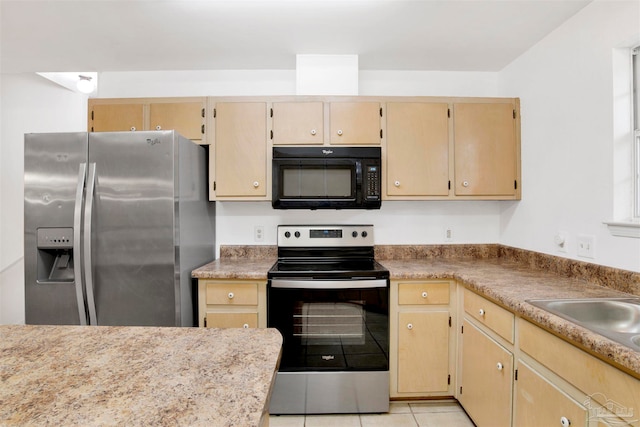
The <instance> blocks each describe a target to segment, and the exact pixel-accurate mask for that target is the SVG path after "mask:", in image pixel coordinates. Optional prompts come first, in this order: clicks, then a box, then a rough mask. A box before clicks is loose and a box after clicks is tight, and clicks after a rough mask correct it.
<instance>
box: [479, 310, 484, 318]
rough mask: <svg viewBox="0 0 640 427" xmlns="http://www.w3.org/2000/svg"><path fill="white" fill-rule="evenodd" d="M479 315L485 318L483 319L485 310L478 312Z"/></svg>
mask: <svg viewBox="0 0 640 427" xmlns="http://www.w3.org/2000/svg"><path fill="white" fill-rule="evenodd" d="M478 314H479V315H480V316H483V317H484V315H485V311H484V308H481V309H480V310H478Z"/></svg>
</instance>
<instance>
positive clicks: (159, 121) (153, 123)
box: [149, 102, 204, 141]
mask: <svg viewBox="0 0 640 427" xmlns="http://www.w3.org/2000/svg"><path fill="white" fill-rule="evenodd" d="M203 111H204V102H175V103H173V102H172V103H157V104H150V105H149V123H150V126H149V129H150V130H170V129H175V130H176V131H177V132H178V133H179V134H180V135H182V136H184V137H185V138H187V139H191V140H193V141H200V140H202V138H203V131H204V127H203V124H204V116H203Z"/></svg>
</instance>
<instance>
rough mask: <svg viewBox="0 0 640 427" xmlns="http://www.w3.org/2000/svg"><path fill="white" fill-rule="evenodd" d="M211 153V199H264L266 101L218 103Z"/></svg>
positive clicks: (265, 190)
mask: <svg viewBox="0 0 640 427" xmlns="http://www.w3.org/2000/svg"><path fill="white" fill-rule="evenodd" d="M214 111H215V117H214V123H215V141H214V143H213V145H212V146H211V148H210V150H209V168H211V167H212V166H213V169H212V170H211V169H210V180H211V181H212V182H211V186H210V190H212V191H211V192H210V193H209V195H210V197H209V198H210V199H211V200H262V199H265V198H266V197H267V196H268V195H269V192H268V191H267V190H268V182H267V150H268V146H267V104H266V102H218V103H216V104H215V106H214Z"/></svg>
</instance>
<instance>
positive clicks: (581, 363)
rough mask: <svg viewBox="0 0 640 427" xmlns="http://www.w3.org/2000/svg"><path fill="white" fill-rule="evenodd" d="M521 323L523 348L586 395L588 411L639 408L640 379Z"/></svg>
mask: <svg viewBox="0 0 640 427" xmlns="http://www.w3.org/2000/svg"><path fill="white" fill-rule="evenodd" d="M518 322H519V323H518V336H519V344H520V349H521V350H522V351H523V352H525V353H526V354H528V355H529V356H531V357H533V358H534V359H536V360H537V361H538V362H540V363H541V364H543V365H544V366H546V367H547V368H549V369H550V370H552V371H553V372H555V373H556V374H557V375H559V376H560V377H562V378H564V379H565V380H566V381H568V382H569V383H571V384H573V385H574V386H575V387H576V388H578V389H579V390H581V391H582V392H583V393H585V394H586V395H587V396H588V397H589V402H586V403H585V406H587V408H589V409H593V410H597V409H598V408H600V407H604V408H606V407H610V408H611V409H613V410H615V411H618V413H619V414H624V413H625V411H634V410H635V411H637V408H640V393H639V392H638V390H640V380H638V379H636V378H633V377H632V376H631V375H627V374H626V373H624V372H622V371H620V370H619V369H616V368H614V367H613V366H611V365H609V364H607V363H605V362H603V361H601V360H600V359H598V358H596V357H594V356H591V355H590V354H588V353H586V352H584V351H582V350H580V349H579V348H577V347H574V346H573V345H571V344H569V343H568V342H566V341H564V340H562V339H560V338H558V337H556V336H555V335H552V334H551V333H549V332H547V331H545V330H543V329H541V328H539V327H537V326H535V325H533V324H532V323H530V322H527V321H526V320H523V319H519V321H518ZM627 419H628V418H627ZM632 419H637V413H636V415H635V416H634V417H633V416H632Z"/></svg>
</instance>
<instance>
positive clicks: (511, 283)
mask: <svg viewBox="0 0 640 427" xmlns="http://www.w3.org/2000/svg"><path fill="white" fill-rule="evenodd" d="M380 263H381V264H382V265H384V266H385V267H386V268H387V269H389V272H390V276H391V279H392V280H394V279H398V280H402V279H455V280H457V281H458V282H459V283H461V284H463V285H464V286H466V287H467V288H469V289H472V290H474V291H476V292H478V293H479V294H481V295H483V296H485V297H487V298H489V299H492V300H494V301H496V302H498V303H499V304H501V305H503V306H505V307H507V308H508V309H510V310H511V311H513V312H515V313H517V314H519V315H520V316H522V317H524V318H526V319H528V320H531V321H533V322H534V323H536V324H538V325H541V326H543V327H545V328H547V329H549V330H551V331H554V332H556V333H557V334H558V335H559V336H562V337H564V338H566V339H567V340H569V341H570V342H573V343H574V344H577V345H578V346H580V347H582V348H584V349H586V350H589V351H591V352H592V353H594V354H596V355H598V356H600V357H601V358H603V359H604V360H606V361H608V362H610V363H612V364H614V365H617V366H618V367H620V368H622V369H624V370H626V371H627V372H629V373H631V374H632V375H634V376H636V377H638V378H640V352H637V351H633V349H631V348H629V347H626V346H624V345H622V344H618V343H616V342H615V341H612V340H610V339H608V338H605V337H604V336H602V335H600V334H596V333H594V332H591V331H589V330H588V329H585V328H582V327H580V326H578V325H577V324H575V323H573V322H569V321H567V320H564V319H562V318H560V317H558V316H555V315H553V314H551V313H549V312H547V311H545V310H542V309H539V308H537V307H535V306H533V305H531V304H529V303H527V302H526V300H529V299H537V298H602V297H607V298H609V297H617V298H619V297H630V296H633V295H630V294H628V293H624V292H620V291H617V290H614V289H610V288H606V287H603V286H599V285H595V284H592V283H588V282H586V281H584V280H578V279H572V278H568V277H561V276H559V275H557V274H554V273H549V272H546V271H542V270H538V269H532V268H530V267H528V266H525V265H522V264H521V263H518V262H515V261H510V260H504V259H501V258H497V259H472V260H470V259H467V260H453V259H446V260H441V261H439V260H435V259H426V260H416V259H412V260H380Z"/></svg>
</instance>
